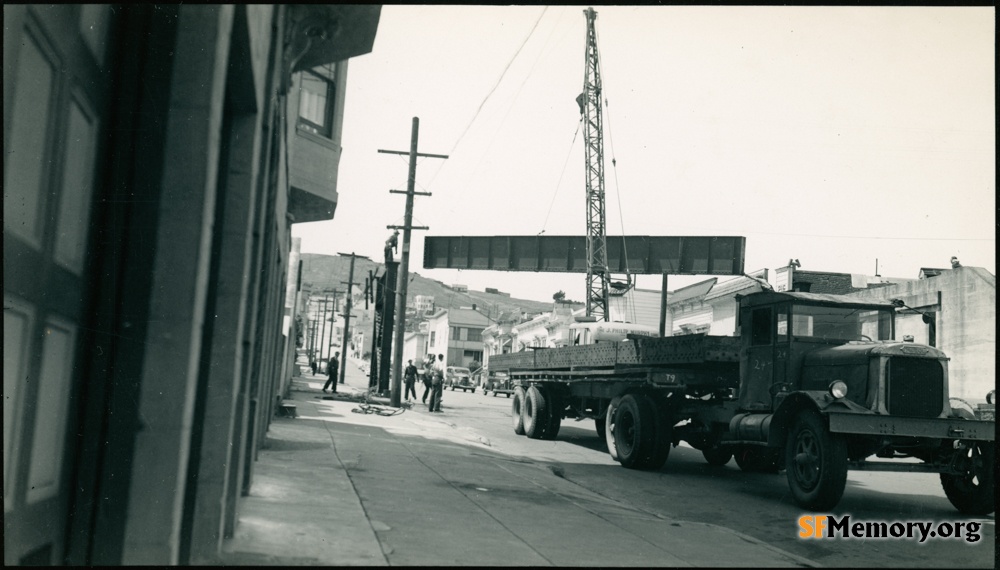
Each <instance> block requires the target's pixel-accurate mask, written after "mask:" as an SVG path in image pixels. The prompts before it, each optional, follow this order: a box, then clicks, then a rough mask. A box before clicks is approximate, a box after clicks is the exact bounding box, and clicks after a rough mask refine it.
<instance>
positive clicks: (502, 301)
mask: <svg viewBox="0 0 1000 570" xmlns="http://www.w3.org/2000/svg"><path fill="white" fill-rule="evenodd" d="M301 259H302V287H303V289H310V290H312V291H322V290H332V289H337V290H338V291H345V290H346V289H347V284H346V283H347V278H348V275H349V272H350V268H351V258H350V257H346V256H340V255H321V254H316V253H303V254H302V255H301ZM369 272H372V273H373V274H376V275H381V274H382V273H384V272H385V265H384V264H382V263H376V262H374V261H371V260H369V259H362V258H358V259H357V260H356V261H355V262H354V283H355V287H356V289H355V293H356V294H360V293H361V292H362V291H364V287H365V278H367V277H368V276H369ZM406 293H407V295H406V297H407V301H406V305H407V307H412V306H413V298H414V297H415V296H417V295H427V296H431V297H434V305H435V306H436V307H438V308H441V309H448V308H462V307H471V306H473V305H475V306H476V308H477V309H478V310H479V311H480V312H482V313H483V314H484V315H487V316H488V317H490V318H491V319H494V320H495V319H496V318H497V316H498V315H499V314H500V313H501V312H504V313H511V312H515V311H516V312H525V313H528V314H536V313H544V312H548V311H551V310H552V305H553V301H552V300H547V301H533V300H530V299H515V298H511V297H510V296H508V295H503V294H500V293H487V292H485V291H471V290H470V291H456V290H454V289H452V288H451V287H450V286H448V285H445V284H444V283H442V282H440V281H437V280H435V279H427V278H426V277H423V276H421V275H420V274H419V273H416V272H414V271H410V283H409V285H408V286H407V291H406ZM571 306H572V307H573V308H574V309H577V308H579V307H582V306H583V305H581V304H574V305H571Z"/></svg>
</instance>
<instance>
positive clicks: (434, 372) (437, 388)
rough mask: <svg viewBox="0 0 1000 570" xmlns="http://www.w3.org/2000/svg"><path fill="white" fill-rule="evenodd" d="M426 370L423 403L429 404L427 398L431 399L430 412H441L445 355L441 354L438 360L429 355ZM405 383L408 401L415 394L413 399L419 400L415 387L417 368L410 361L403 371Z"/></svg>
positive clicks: (424, 363) (426, 360) (425, 361)
mask: <svg viewBox="0 0 1000 570" xmlns="http://www.w3.org/2000/svg"><path fill="white" fill-rule="evenodd" d="M423 368H424V397H423V398H422V399H421V402H423V403H424V404H426V403H427V396H428V395H429V396H430V397H431V402H430V404H428V407H427V409H428V411H431V412H440V411H441V395H442V393H443V392H444V372H445V366H444V355H443V354H439V355H438V357H437V360H434V355H433V354H428V355H427V358H426V359H425V360H424V362H423ZM403 382H404V384H405V385H406V392H405V394H404V398H405V399H406V401H410V394H413V399H414V400H416V399H417V390H416V389H415V388H414V386H415V385H416V383H417V367H416V366H414V365H413V361H412V360H409V361H407V363H406V369H405V370H404V371H403Z"/></svg>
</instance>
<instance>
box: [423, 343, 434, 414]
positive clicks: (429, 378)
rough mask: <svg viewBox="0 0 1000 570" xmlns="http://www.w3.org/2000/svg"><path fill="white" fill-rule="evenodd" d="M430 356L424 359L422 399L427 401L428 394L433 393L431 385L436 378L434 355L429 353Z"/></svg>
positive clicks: (424, 401)
mask: <svg viewBox="0 0 1000 570" xmlns="http://www.w3.org/2000/svg"><path fill="white" fill-rule="evenodd" d="M427 356H428V357H429V358H426V359H424V397H423V398H421V399H420V401H421V402H422V403H424V404H426V403H427V396H429V395H430V393H431V386H432V384H433V380H434V355H433V354H428V355H427Z"/></svg>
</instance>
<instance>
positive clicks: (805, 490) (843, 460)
mask: <svg viewBox="0 0 1000 570" xmlns="http://www.w3.org/2000/svg"><path fill="white" fill-rule="evenodd" d="M785 467H786V473H787V476H788V487H789V488H790V489H791V491H792V496H793V497H794V498H795V502H796V503H798V504H799V506H801V507H804V508H807V509H811V510H814V511H823V510H827V509H832V508H833V507H834V506H836V504H837V503H838V502H840V498H841V497H842V496H843V495H844V486H845V485H846V484H847V440H845V439H844V437H843V436H841V435H838V434H832V433H830V432H829V430H827V429H826V426H825V425H824V424H823V419H822V418H821V417H820V416H819V414H817V413H816V412H813V411H805V412H802V413H801V414H799V417H798V419H797V420H796V422H795V426H794V427H793V428H792V431H791V433H789V436H788V441H787V442H786V444H785Z"/></svg>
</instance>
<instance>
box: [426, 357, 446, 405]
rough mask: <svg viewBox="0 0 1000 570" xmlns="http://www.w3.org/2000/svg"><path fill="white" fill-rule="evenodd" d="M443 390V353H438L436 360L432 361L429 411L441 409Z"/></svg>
mask: <svg viewBox="0 0 1000 570" xmlns="http://www.w3.org/2000/svg"><path fill="white" fill-rule="evenodd" d="M443 392H444V355H443V354H439V355H438V360H437V362H435V363H434V379H433V380H432V381H431V403H430V405H429V407H430V411H432V412H440V411H441V396H442V394H443Z"/></svg>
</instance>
